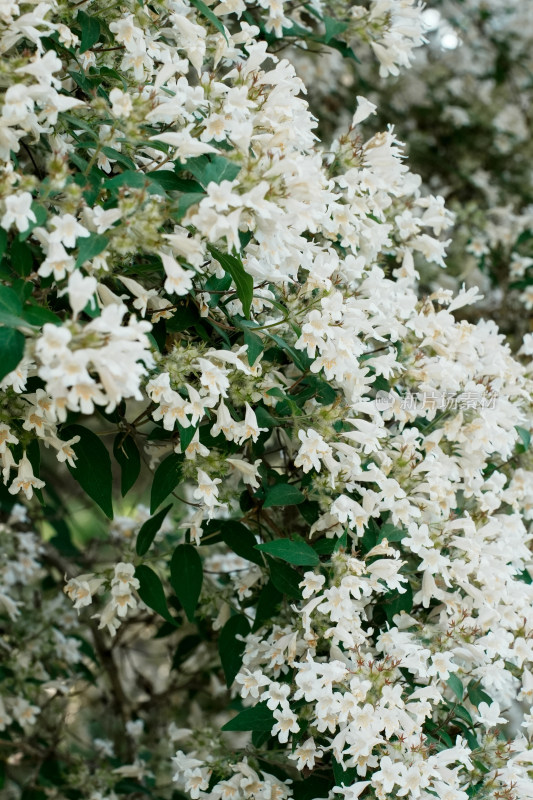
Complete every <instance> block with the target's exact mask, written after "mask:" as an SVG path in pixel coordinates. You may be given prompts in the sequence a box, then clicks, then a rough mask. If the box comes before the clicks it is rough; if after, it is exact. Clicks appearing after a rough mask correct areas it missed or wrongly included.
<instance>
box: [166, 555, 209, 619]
mask: <svg viewBox="0 0 533 800" xmlns="http://www.w3.org/2000/svg"><path fill="white" fill-rule="evenodd" d="M203 577H204V574H203V570H202V559H201V558H200V556H199V555H198V552H197V550H196V548H195V547H193V546H192V544H180V545H178V547H176V549H175V550H174V552H173V554H172V559H171V561H170V584H171V586H172V588H173V589H174V591H175V593H176V596H177V598H178V600H179V601H180V603H181V605H182V606H183V608H184V609H185V613H186V614H187V619H188V620H189V622H192V621H193V619H194V612H195V611H196V606H197V605H198V600H199V598H200V592H201V590H202V581H203Z"/></svg>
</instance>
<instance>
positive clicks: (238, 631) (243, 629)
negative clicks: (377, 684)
mask: <svg viewBox="0 0 533 800" xmlns="http://www.w3.org/2000/svg"><path fill="white" fill-rule="evenodd" d="M248 633H250V624H249V622H248V620H247V619H246V617H245V616H244V615H243V614H236V615H235V616H234V617H230V618H229V619H228V621H227V622H226V624H225V625H224V627H223V628H222V630H221V631H220V636H219V638H218V651H219V653H220V660H221V662H222V669H223V670H224V675H225V678H226V685H227V686H228V687H229V686H231V684H232V683H233V681H234V680H235V676H236V674H237V673H238V671H239V670H240V668H241V665H242V656H243V653H244V647H245V643H244V642H241V641H239V639H237V636H246V635H247V634H248Z"/></svg>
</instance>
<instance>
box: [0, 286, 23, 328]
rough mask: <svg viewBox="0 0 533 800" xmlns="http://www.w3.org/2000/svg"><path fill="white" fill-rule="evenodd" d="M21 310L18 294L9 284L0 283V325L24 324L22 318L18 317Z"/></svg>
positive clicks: (11, 326)
mask: <svg viewBox="0 0 533 800" xmlns="http://www.w3.org/2000/svg"><path fill="white" fill-rule="evenodd" d="M21 312H22V301H21V299H20V297H19V296H18V294H17V293H16V292H14V291H13V289H10V288H9V286H2V285H0V325H7V326H8V327H10V328H16V327H18V326H20V325H24V320H23V319H22V318H21V317H20V314H21Z"/></svg>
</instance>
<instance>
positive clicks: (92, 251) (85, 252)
mask: <svg viewBox="0 0 533 800" xmlns="http://www.w3.org/2000/svg"><path fill="white" fill-rule="evenodd" d="M107 244H108V241H107V236H102V234H100V233H91V234H90V236H84V237H83V238H80V239H78V240H77V241H76V245H77V246H78V257H77V258H76V266H77V267H81V266H82V264H84V263H85V262H86V261H90V260H91V258H95V256H98V255H100V253H101V252H102V251H103V250H105V249H106V247H107Z"/></svg>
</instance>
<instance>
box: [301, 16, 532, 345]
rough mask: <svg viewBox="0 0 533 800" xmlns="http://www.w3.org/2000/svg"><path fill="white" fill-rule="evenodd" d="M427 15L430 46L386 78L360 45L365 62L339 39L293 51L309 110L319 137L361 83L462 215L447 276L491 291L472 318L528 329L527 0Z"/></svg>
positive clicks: (436, 277)
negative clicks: (347, 52) (348, 53)
mask: <svg viewBox="0 0 533 800" xmlns="http://www.w3.org/2000/svg"><path fill="white" fill-rule="evenodd" d="M421 19H422V22H423V23H425V26H426V27H425V31H424V36H425V38H426V40H427V46H425V47H420V48H418V49H417V50H416V51H414V52H413V53H412V54H411V55H410V60H411V63H412V67H411V69H409V70H408V71H405V70H404V71H402V72H401V73H400V74H399V75H398V76H397V77H395V78H394V79H392V80H391V79H390V78H388V79H387V80H386V81H385V80H380V79H379V78H378V77H377V76H376V75H375V69H374V59H373V58H372V57H370V54H369V53H368V52H367V51H365V50H361V48H357V47H356V51H357V53H358V55H359V56H360V60H361V62H362V63H360V64H353V62H352V61H351V60H350V59H346V58H343V57H342V55H341V53H340V52H339V51H338V50H334V49H330V50H329V51H327V52H326V51H324V50H323V49H322V50H321V52H320V53H316V54H315V55H313V56H312V57H311V56H310V54H302V51H301V50H294V53H292V54H291V58H292V59H293V61H294V63H295V65H296V68H297V71H298V74H299V75H300V76H301V77H302V78H303V79H304V80H305V82H306V84H307V85H308V87H309V90H310V95H309V100H310V105H311V108H312V109H323V113H322V114H321V131H322V132H323V135H328V133H329V131H330V130H331V129H332V128H333V129H336V128H337V126H338V125H339V123H340V124H343V123H344V122H345V121H346V119H347V118H348V117H349V113H350V98H351V97H352V96H353V95H354V94H356V93H358V92H359V91H363V92H365V93H366V95H367V96H368V98H369V99H370V100H372V101H373V102H374V103H376V104H377V106H378V109H377V113H378V117H377V118H376V121H375V129H376V130H378V129H379V126H380V125H382V124H387V123H389V122H393V123H394V124H395V127H396V130H397V134H398V135H399V136H400V138H404V139H405V141H406V145H407V152H408V154H409V162H410V164H411V168H412V169H414V170H415V171H416V172H418V173H419V174H420V175H421V177H422V179H423V184H424V185H425V186H426V187H429V188H430V190H431V191H433V192H438V193H440V194H442V195H443V196H444V197H445V198H446V204H447V206H448V207H449V208H450V210H452V211H453V212H454V213H455V225H454V229H453V232H450V237H451V239H452V243H451V246H450V247H449V248H448V257H447V274H446V285H447V286H448V287H452V286H454V285H455V286H460V285H461V282H462V281H466V282H467V283H469V284H470V285H478V286H480V287H482V291H483V294H484V300H483V302H482V303H478V304H477V306H476V308H475V309H470V310H469V311H468V317H469V318H471V319H475V318H478V317H479V316H480V315H481V314H483V313H485V315H486V314H490V315H491V317H492V318H494V319H496V320H497V321H498V322H499V324H500V326H501V327H502V328H503V329H504V330H505V331H506V333H509V334H512V335H515V336H516V335H517V334H518V335H521V334H523V333H524V332H526V331H527V330H528V325H527V319H528V317H529V316H531V315H530V314H528V313H524V310H523V311H522V313H521V314H520V315H519V316H518V317H517V315H516V308H517V306H518V307H520V304H521V303H523V304H524V306H525V310H526V312H531V309H532V308H533V269H532V267H533V260H532V259H533V246H532V235H531V230H532V227H533V223H532V219H533V217H532V199H533V191H532V178H531V170H529V169H528V167H525V165H527V164H528V163H530V161H531V157H532V153H531V141H532V136H531V112H530V108H531V103H532V94H531V93H532V84H531V79H530V76H531V71H532V67H533V63H532V52H533V33H532V28H531V15H530V13H529V8H528V5H527V3H519V2H511V3H507V2H501V0H482V2H480V1H479V0H461V2H460V3H457V2H453V0H434V2H432V3H430V4H428V7H427V8H426V9H425V10H424V11H423V12H422V14H421ZM400 26H401V27H400ZM404 26H405V20H404V19H402V22H401V23H399V27H400V30H403V29H404ZM341 35H346V34H341ZM388 52H391V53H392V52H393V49H392V48H388ZM422 274H423V278H424V281H425V283H426V285H427V286H431V285H432V284H433V285H435V284H436V285H442V283H443V275H442V273H440V274H438V273H437V271H436V270H435V269H432V268H428V267H423V273H422Z"/></svg>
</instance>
